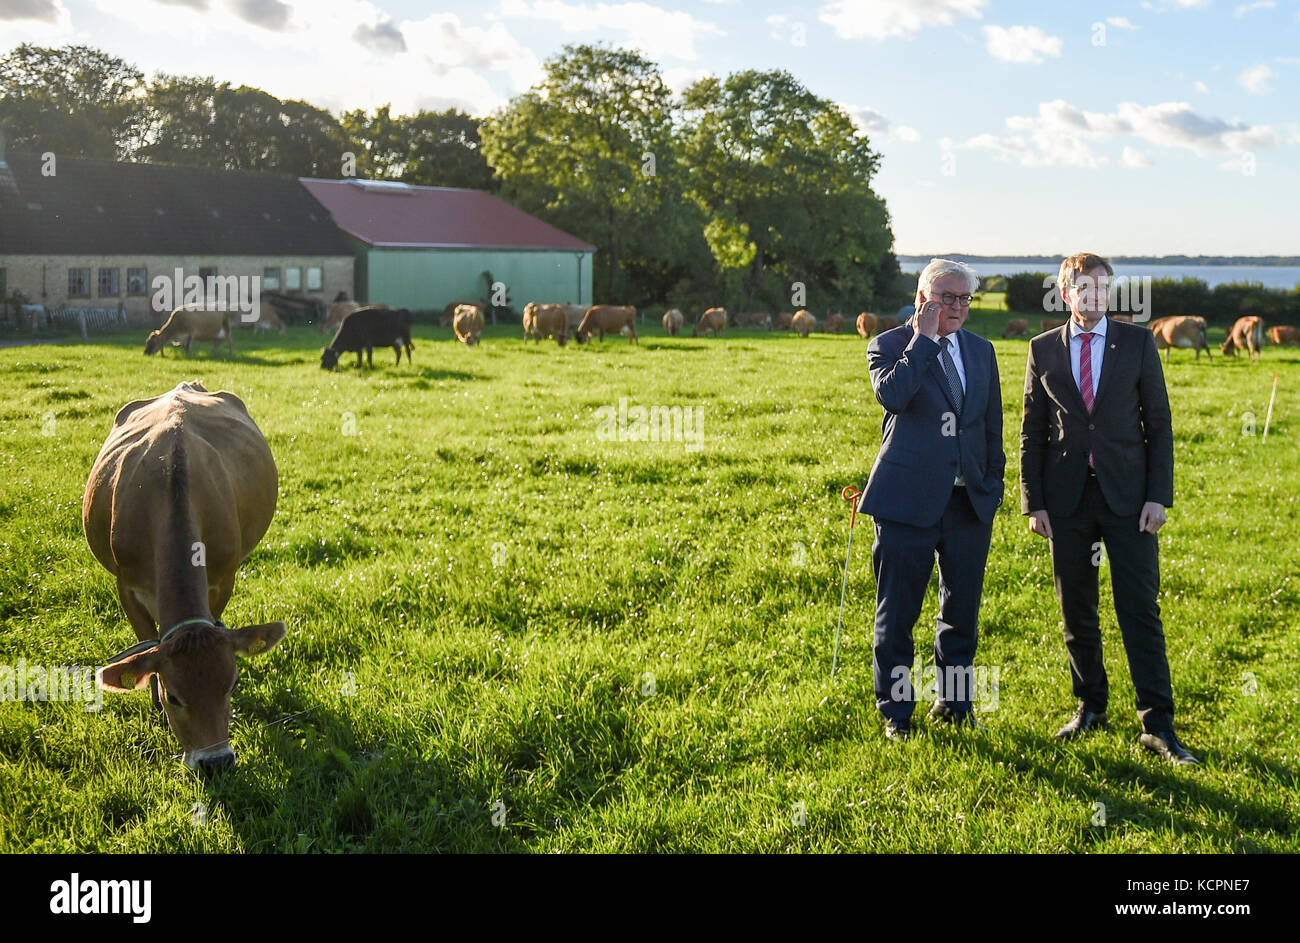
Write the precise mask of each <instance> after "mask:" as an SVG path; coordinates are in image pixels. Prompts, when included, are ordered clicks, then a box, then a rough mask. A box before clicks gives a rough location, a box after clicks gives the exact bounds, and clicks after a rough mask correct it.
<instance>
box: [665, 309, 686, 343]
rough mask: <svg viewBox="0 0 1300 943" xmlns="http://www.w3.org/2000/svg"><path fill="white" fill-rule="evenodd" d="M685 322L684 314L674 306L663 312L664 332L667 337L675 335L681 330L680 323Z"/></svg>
mask: <svg viewBox="0 0 1300 943" xmlns="http://www.w3.org/2000/svg"><path fill="white" fill-rule="evenodd" d="M685 323H686V316H685V315H684V314H682V313H681V312H680V311H678V310H677V309H676V308H673V309H671V310H670V311H665V312H664V333H665V334H667V335H668V336H669V337H676V336H677V335H678V334H680V333H681V332H682V325H683V324H685Z"/></svg>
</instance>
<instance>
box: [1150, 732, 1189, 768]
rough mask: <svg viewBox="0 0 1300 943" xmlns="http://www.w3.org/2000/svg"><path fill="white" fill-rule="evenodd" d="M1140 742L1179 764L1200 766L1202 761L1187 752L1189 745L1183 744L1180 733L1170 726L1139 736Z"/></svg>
mask: <svg viewBox="0 0 1300 943" xmlns="http://www.w3.org/2000/svg"><path fill="white" fill-rule="evenodd" d="M1138 742H1139V743H1141V744H1142V745H1143V746H1144V747H1146V748H1147V749H1148V750H1150V751H1151V752H1152V753H1159V754H1160V755H1161V756H1163V757H1164V758H1165V759H1166V760H1168V761H1169V762H1170V763H1173V764H1175V765H1177V766H1200V765H1201V761H1200V760H1198V759H1197V758H1196V757H1194V756H1192V754H1190V753H1188V752H1187V747H1185V746H1183V745H1182V743H1180V742H1179V740H1178V734H1176V733H1174V729H1173V728H1172V727H1170V728H1169V729H1168V730H1157V731H1155V732H1154V733H1144V734H1142V736H1141V737H1139V738H1138Z"/></svg>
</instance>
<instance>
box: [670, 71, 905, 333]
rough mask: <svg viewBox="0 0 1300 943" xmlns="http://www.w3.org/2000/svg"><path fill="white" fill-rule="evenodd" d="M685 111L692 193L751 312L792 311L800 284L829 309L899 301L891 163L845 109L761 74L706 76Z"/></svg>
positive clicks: (778, 75) (789, 79)
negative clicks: (886, 166)
mask: <svg viewBox="0 0 1300 943" xmlns="http://www.w3.org/2000/svg"><path fill="white" fill-rule="evenodd" d="M684 106H685V116H684V121H685V126H684V134H683V137H684V154H683V156H684V160H685V162H686V163H687V164H688V165H689V166H690V168H691V176H690V187H689V193H690V195H691V197H692V198H693V199H694V200H695V202H696V203H697V205H698V206H699V208H700V210H701V211H702V212H703V214H704V215H705V217H706V219H707V221H708V222H707V224H706V226H705V229H704V232H705V238H706V239H707V241H708V244H709V248H710V250H711V251H712V253H713V257H714V259H715V261H716V263H717V265H718V268H719V270H720V271H721V272H722V273H724V274H725V273H728V272H731V273H734V276H735V277H733V278H731V279H728V281H730V282H731V283H732V284H733V285H735V286H736V287H738V289H739V295H740V297H739V299H738V301H739V305H740V307H741V308H742V309H744V308H747V307H749V306H750V305H751V303H755V302H757V303H758V304H760V305H761V306H763V307H786V306H788V305H790V304H791V294H792V287H793V286H794V285H795V284H796V283H801V284H803V285H804V286H806V289H807V304H808V305H809V306H810V307H811V306H815V307H817V308H819V309H822V308H825V309H829V308H845V309H849V310H851V309H852V308H854V307H857V306H862V305H866V304H868V303H874V302H875V300H876V296H877V293H878V292H879V293H880V294H881V295H882V297H883V295H885V294H892V292H893V288H894V282H895V280H896V275H897V272H898V263H897V260H896V259H895V258H894V256H893V253H892V251H891V246H892V243H893V236H892V234H891V232H890V228H889V214H888V212H887V211H886V209H885V205H884V203H883V201H881V200H880V198H879V197H877V196H876V195H875V193H873V192H872V190H871V187H870V181H871V176H872V175H873V174H874V173H875V171H876V168H877V166H878V164H879V159H880V158H879V155H877V154H876V153H875V152H874V151H872V150H871V147H870V143H869V141H868V140H867V138H866V136H865V135H862V134H860V133H858V131H857V130H856V128H855V127H854V126H853V123H852V121H851V120H850V119H849V116H848V115H847V114H846V113H845V112H844V110H843V109H841V108H839V107H838V106H837V105H835V104H833V103H831V102H829V101H826V100H824V99H821V98H818V97H817V96H815V95H813V94H812V93H811V92H809V91H808V90H807V89H806V88H804V87H803V86H802V85H801V84H800V83H799V82H798V81H796V80H795V78H794V77H793V76H791V75H790V74H789V73H787V72H782V71H772V72H757V71H752V70H751V71H747V72H742V73H738V74H735V75H731V76H729V77H727V78H726V79H725V80H721V79H718V78H716V77H713V76H710V77H707V78H704V79H701V80H700V81H699V82H697V83H695V84H694V85H693V86H691V87H690V88H689V89H687V91H686V93H685V96H684Z"/></svg>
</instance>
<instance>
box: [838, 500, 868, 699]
mask: <svg viewBox="0 0 1300 943" xmlns="http://www.w3.org/2000/svg"><path fill="white" fill-rule="evenodd" d="M861 496H862V492H860V491H858V490H857V489H855V488H854V487H853V486H852V485H845V486H844V490H843V491H841V492H840V497H841V498H843V499H844V500H845V501H847V502H849V508H850V510H849V548H848V550H846V551H844V579H843V580H842V581H841V582H840V617H839V619H838V621H836V623H835V653H834V654H833V655H832V656H831V679H832V680H834V678H835V666H836V665H837V664H838V663H839V658H840V629H842V628H843V627H844V591H845V590H846V589H848V585H849V555H850V554H851V553H853V522H854V521H855V520H856V519H857V516H858V498H860V497H861Z"/></svg>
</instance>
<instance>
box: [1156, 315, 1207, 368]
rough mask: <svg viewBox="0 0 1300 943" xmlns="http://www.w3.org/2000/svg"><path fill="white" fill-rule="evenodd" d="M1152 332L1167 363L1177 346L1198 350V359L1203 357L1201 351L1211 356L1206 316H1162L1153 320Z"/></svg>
mask: <svg viewBox="0 0 1300 943" xmlns="http://www.w3.org/2000/svg"><path fill="white" fill-rule="evenodd" d="M1151 332H1152V333H1153V334H1155V336H1156V349H1157V350H1163V351H1164V352H1165V363H1168V362H1169V351H1170V350H1172V349H1173V348H1175V347H1190V348H1192V349H1194V350H1195V351H1196V359H1197V360H1200V359H1201V351H1202V350H1204V351H1205V356H1206V357H1209V356H1210V345H1209V343H1208V342H1207V341H1206V339H1205V318H1201V317H1197V316H1196V315H1194V314H1189V315H1184V316H1182V317H1171V318H1161V319H1160V320H1159V321H1155V322H1152V326H1151Z"/></svg>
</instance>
